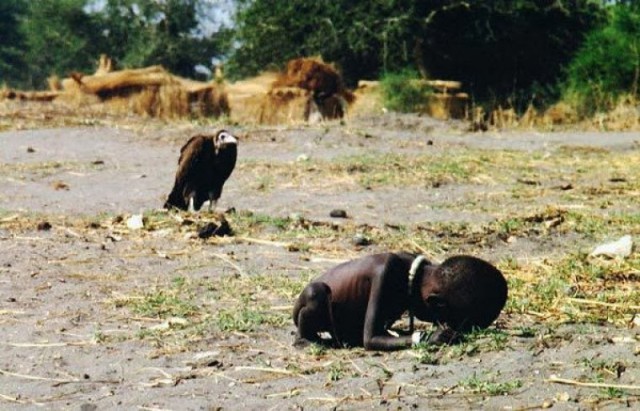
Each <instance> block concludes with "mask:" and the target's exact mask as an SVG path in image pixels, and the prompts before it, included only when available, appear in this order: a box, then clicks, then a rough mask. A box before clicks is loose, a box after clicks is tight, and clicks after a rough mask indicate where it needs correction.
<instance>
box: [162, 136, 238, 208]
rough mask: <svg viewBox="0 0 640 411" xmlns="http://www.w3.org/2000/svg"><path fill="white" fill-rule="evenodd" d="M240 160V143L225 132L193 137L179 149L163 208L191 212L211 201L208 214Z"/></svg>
mask: <svg viewBox="0 0 640 411" xmlns="http://www.w3.org/2000/svg"><path fill="white" fill-rule="evenodd" d="M237 156H238V139H237V138H236V137H235V136H233V135H232V134H231V133H229V132H228V131H226V130H220V131H218V132H217V133H216V134H215V135H197V136H194V137H191V138H190V139H189V141H187V143H186V144H185V145H184V146H182V148H181V149H180V158H179V159H178V171H177V172H176V180H175V183H174V184H173V189H172V190H171V193H170V194H169V197H168V198H167V201H166V202H165V204H164V208H167V209H168V208H172V207H175V208H179V209H181V210H189V211H191V212H193V211H195V210H200V208H201V207H202V204H203V203H204V202H205V201H207V200H208V201H209V211H211V209H212V208H213V207H215V204H216V203H217V201H218V199H219V198H220V195H221V194H222V186H223V185H224V183H225V181H227V179H228V178H229V176H230V175H231V172H232V171H233V168H234V167H235V165H236V158H237Z"/></svg>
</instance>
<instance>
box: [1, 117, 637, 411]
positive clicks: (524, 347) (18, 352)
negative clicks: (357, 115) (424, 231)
mask: <svg viewBox="0 0 640 411" xmlns="http://www.w3.org/2000/svg"><path fill="white" fill-rule="evenodd" d="M228 127H229V128H230V129H231V130H233V131H234V132H235V133H237V134H239V135H240V136H241V145H240V149H239V164H238V167H237V169H236V171H235V172H234V174H233V175H232V177H231V179H230V180H229V181H228V183H227V185H226V186H225V189H224V193H223V196H222V198H221V200H220V202H219V203H218V210H219V211H220V210H226V209H228V208H231V207H234V208H235V209H236V210H237V211H238V212H247V211H250V212H252V213H254V214H260V215H267V216H271V217H272V218H276V217H288V216H292V215H297V216H304V218H305V219H307V220H308V221H316V222H326V223H329V224H337V225H340V224H349V227H355V228H354V230H355V231H357V230H358V228H359V227H374V228H376V227H377V228H384V227H388V226H394V225H419V224H422V225H427V226H428V225H430V224H434V223H438V222H441V223H450V222H458V223H463V222H483V221H485V222H490V221H492V220H494V219H495V218H496V212H495V208H496V207H499V208H500V209H501V211H502V212H509V210H514V212H516V210H520V209H522V208H523V207H526V206H525V205H523V203H518V202H514V203H505V204H502V205H496V204H492V205H491V201H492V200H491V196H490V195H489V194H490V193H491V192H505V191H507V190H509V189H511V187H510V186H508V185H505V184H503V183H491V184H484V183H482V181H480V182H474V183H473V184H467V183H462V184H457V183H447V184H443V185H441V186H437V187H425V186H415V185H412V186H390V185H385V186H383V187H380V188H376V189H367V187H358V186H354V187H352V188H351V189H348V190H342V189H340V190H336V189H334V187H333V186H332V184H326V185H323V184H315V185H314V184H312V183H305V181H302V182H300V181H298V182H295V183H294V182H292V181H286V180H285V181H282V180H281V179H279V178H276V177H271V178H267V177H268V176H265V175H262V174H257V173H258V172H257V171H255V170H254V164H256V163H264V162H271V163H273V164H276V165H280V166H285V167H286V166H289V167H292V168H294V167H296V166H297V165H298V164H300V163H304V161H305V159H306V158H309V159H311V160H316V159H317V160H323V161H337V160H336V159H339V158H340V157H341V156H345V155H366V154H368V153H376V152H377V153H386V152H389V153H401V154H403V155H407V156H410V155H412V154H413V153H425V152H432V153H434V155H435V154H447V155H448V154H450V155H451V156H455V155H457V153H459V152H467V151H469V150H483V152H487V151H488V152H491V151H492V150H496V151H501V150H502V151H503V150H510V151H517V152H532V153H533V152H537V153H540V152H541V153H544V152H553V151H554V150H557V149H559V148H560V147H580V148H582V149H584V147H591V148H594V149H604V150H608V151H612V152H615V151H621V152H625V151H629V150H638V144H639V143H638V142H639V141H640V136H638V134H637V133H636V134H634V133H593V132H589V133H586V132H562V133H542V132H534V131H530V132H529V131H518V132H516V131H513V132H488V133H483V134H477V133H475V134H470V133H467V132H465V131H464V125H463V124H455V123H441V122H437V121H434V120H430V119H427V118H420V117H415V116H399V115H386V116H382V117H378V118H372V119H363V120H358V122H356V123H347V124H346V125H340V124H333V123H332V124H326V125H320V126H298V127H281V128H278V127H276V128H274V127H271V128H244V127H237V126H233V125H231V126H228ZM205 130H207V128H204V127H196V126H193V127H185V126H180V127H178V126H172V125H158V124H156V125H155V126H150V127H148V128H126V127H125V128H121V127H116V126H114V125H100V126H88V127H66V128H44V127H40V128H37V129H31V130H22V131H7V132H3V133H0V146H1V147H2V148H1V150H0V166H1V167H2V169H0V171H1V174H0V181H1V182H2V188H1V189H0V211H1V214H0V284H1V286H0V325H1V329H2V335H3V338H2V341H1V342H0V344H2V346H3V349H2V353H0V408H2V409H70V410H78V409H82V410H92V409H162V410H166V409H174V410H203V409H204V410H209V409H318V408H321V409H325V408H328V409H335V408H337V409H361V408H375V409H414V408H417V409H479V408H486V409H537V408H549V407H552V408H553V409H560V410H563V409H571V410H573V409H590V408H605V409H619V408H625V407H627V406H629V407H632V408H633V407H636V406H637V397H635V396H634V395H633V394H637V393H639V392H640V391H638V390H633V389H631V390H628V391H625V394H624V395H622V396H620V395H613V394H612V395H609V396H607V395H604V396H603V394H602V390H601V389H598V388H593V387H585V386H577V385H563V384H560V383H557V382H553V381H551V380H550V378H552V376H557V377H559V378H565V379H571V380H583V379H585V378H586V379H590V378H591V377H593V376H594V375H596V372H597V371H598V370H600V369H599V368H598V367H597V366H596V365H595V364H596V363H598V362H600V363H602V364H604V363H606V364H620V367H618V368H617V371H616V370H614V371H611V367H609V368H607V370H608V371H609V372H610V373H614V374H616V373H617V374H618V375H616V376H615V378H613V379H611V376H610V375H605V376H604V377H602V379H604V380H605V381H608V382H611V381H613V383H615V384H621V385H635V386H637V385H638V384H640V368H639V367H638V357H637V355H636V354H637V353H638V346H639V343H638V339H637V335H638V333H637V330H636V329H634V328H623V327H615V326H613V325H607V324H600V325H597V324H595V325H594V324H565V325H561V326H550V325H547V324H546V323H545V322H544V321H543V320H538V319H536V318H534V317H530V316H526V317H523V316H517V315H514V314H511V313H509V312H506V313H504V315H503V316H501V318H500V320H499V321H498V327H499V329H500V330H503V334H501V335H503V336H506V337H507V338H506V339H505V340H504V341H497V338H496V339H492V337H491V336H490V335H489V336H486V337H484V339H481V340H480V342H479V343H478V344H475V345H467V346H464V347H463V348H462V349H466V350H469V352H467V353H458V354H457V355H454V354H452V353H453V351H451V353H450V357H449V358H440V360H439V361H437V363H436V364H430V361H428V360H425V359H420V358H418V356H419V353H417V352H415V351H413V350H408V351H404V352H396V353H387V354H380V353H370V352H364V351H362V350H360V349H352V350H335V352H333V351H332V352H319V353H318V352H310V351H305V350H296V349H294V348H293V347H291V342H292V333H293V331H294V327H293V324H291V323H290V322H289V320H288V315H289V314H288V313H289V311H288V310H290V307H291V304H292V303H293V298H295V293H293V292H292V293H290V294H289V297H287V294H286V293H279V294H273V293H271V294H270V293H269V292H268V290H266V291H265V290H264V288H268V286H267V285H264V284H261V283H257V282H256V283H252V282H251V281H252V278H261V277H264V278H266V280H265V281H267V282H268V281H282V279H287V278H290V279H297V280H298V281H299V279H300V278H304V279H308V278H310V277H312V276H313V275H316V274H318V273H320V272H321V271H322V270H324V269H326V268H328V267H330V266H332V265H333V264H335V263H337V262H339V261H343V260H345V259H348V258H353V257H356V256H359V255H364V254H368V253H372V252H376V251H381V250H383V247H382V246H380V245H377V244H375V243H374V244H373V245H371V246H369V247H361V246H355V245H354V244H353V243H352V238H351V237H352V235H351V233H349V234H344V233H339V234H336V236H335V238H334V239H333V240H331V241H329V243H330V244H325V246H326V247H327V248H330V249H332V250H333V252H328V251H325V252H323V253H314V251H313V247H312V248H311V250H310V251H306V252H305V250H302V251H295V250H294V251H292V250H291V249H290V248H287V247H283V246H281V245H279V243H278V241H276V240H273V238H274V237H270V236H269V232H268V231H266V232H264V233H263V237H261V238H262V240H263V241H253V242H251V241H228V242H225V241H202V240H199V239H197V238H196V239H194V238H191V237H193V236H191V237H190V236H188V235H183V234H184V232H180V235H175V232H174V233H169V232H168V231H167V230H162V229H157V230H153V231H148V232H146V231H145V232H142V233H137V232H133V231H132V230H127V229H126V226H124V225H123V224H122V222H119V221H120V220H119V219H118V216H122V218H124V219H125V220H126V218H127V217H128V216H129V215H131V214H135V213H140V212H143V213H145V214H147V213H153V212H154V210H157V209H159V207H161V205H162V203H163V200H164V197H165V196H166V194H167V193H168V191H169V189H170V188H171V184H172V180H173V175H174V172H175V165H176V161H177V153H178V149H179V147H180V145H181V143H182V142H183V141H185V140H186V139H187V138H188V137H189V136H190V135H192V134H193V133H195V132H198V131H205ZM496 167H499V165H498V164H496ZM603 178H604V177H603ZM513 184H517V183H516V182H514V183H513ZM265 185H267V186H268V189H265V188H264V186H265ZM470 198H475V199H477V198H482V199H484V200H483V201H485V202H487V204H489V205H490V206H487V207H481V206H479V205H478V203H477V202H476V203H471V204H469V205H468V206H465V204H466V203H467V202H468V201H469V199H470ZM545 201H550V200H549V199H548V198H546V199H545ZM451 204H457V206H456V207H451V206H450V205H451ZM335 208H342V209H345V210H346V211H347V213H348V214H349V216H350V217H351V218H350V219H349V220H348V221H347V222H343V221H340V220H337V219H331V218H330V217H329V212H330V211H331V210H332V209H335ZM44 221H47V222H49V223H50V224H51V228H50V229H48V230H47V229H42V228H43V227H42V226H41V227H40V229H38V227H37V223H39V222H44ZM20 222H24V223H20ZM295 241H296V242H297V243H304V241H305V238H295ZM582 246H590V244H588V243H587V242H585V240H584V239H583V238H578V237H576V238H573V239H571V241H567V238H566V237H561V236H559V237H557V238H554V237H544V238H533V239H523V240H522V241H519V242H515V243H513V242H508V241H495V242H492V243H489V244H488V245H486V246H483V247H481V248H473V247H472V246H470V248H468V249H467V250H468V251H471V252H474V253H475V254H478V255H480V256H482V257H484V258H487V259H489V260H491V261H497V260H498V259H501V258H506V257H510V258H514V259H522V260H530V259H536V258H544V257H547V256H550V255H554V254H558V253H563V252H567V251H568V250H575V249H577V248H579V247H582ZM463 251H464V249H463ZM437 257H439V258H443V257H444V254H441V255H438V256H437ZM176 278H178V279H176ZM233 281H238V284H240V285H242V286H243V287H253V288H252V290H253V291H252V292H250V293H249V297H248V300H247V301H246V304H247V305H248V306H253V305H259V306H260V307H266V308H265V310H266V312H267V313H274V315H277V316H279V317H277V318H280V319H281V318H284V319H285V320H284V321H285V322H283V323H282V324H280V325H273V324H269V323H263V324H261V325H258V326H257V327H255V328H254V329H252V330H249V331H242V330H240V329H235V330H230V331H224V330H222V329H220V327H217V328H216V327H205V328H204V329H199V330H197V333H196V335H195V336H191V335H189V336H185V335H184V334H180V326H181V325H183V324H182V323H181V322H178V321H177V320H175V321H176V322H175V323H172V322H171V321H173V320H171V319H169V320H167V319H166V318H153V317H151V316H145V315H144V314H139V313H136V312H134V310H132V309H131V307H132V305H131V304H132V301H134V302H135V300H136V299H141V298H142V297H141V296H144V295H147V294H148V293H151V292H155V293H159V294H160V295H165V296H167V295H169V294H168V292H167V293H165V294H163V290H172V289H174V288H175V287H185V288H181V290H185V289H186V290H187V291H185V292H186V293H187V294H188V296H189V298H190V301H192V302H194V303H195V304H196V306H197V308H196V309H197V312H198V314H197V315H198V316H199V317H198V318H203V317H206V316H207V313H209V312H214V311H216V310H219V309H220V307H223V306H224V304H225V298H226V297H225V296H228V293H227V291H228V290H227V288H225V287H229V284H233ZM182 282H186V285H183V286H180V285H176V284H178V283H182ZM232 286H233V285H232ZM172 287H173V288H172ZM145 293H146V294H145ZM251 297H253V298H251ZM185 298H186V297H185ZM187 321H189V317H188V316H187ZM163 327H164V328H163ZM172 327H175V329H176V332H175V333H161V332H158V331H159V330H160V331H162V330H166V329H169V328H172ZM194 332H195V331H194ZM185 341H188V343H187V344H185ZM496 345H497V346H496ZM492 347H493V348H492ZM471 351H474V352H471ZM474 382H479V383H482V382H486V383H496V384H498V383H500V384H502V386H508V384H509V382H513V384H514V385H513V386H512V387H511V390H510V393H509V394H508V395H499V393H498V394H497V395H495V394H490V393H488V389H486V387H485V389H484V390H483V389H477V390H474V386H473V383H474Z"/></svg>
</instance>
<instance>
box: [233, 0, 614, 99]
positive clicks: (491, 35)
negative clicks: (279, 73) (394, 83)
mask: <svg viewBox="0 0 640 411" xmlns="http://www.w3.org/2000/svg"><path fill="white" fill-rule="evenodd" d="M603 17H604V13H603V12H602V7H601V6H600V4H599V3H597V2H594V1H590V0H565V1H557V0H494V1H487V0H467V1H459V0H432V1H423V0H373V1H371V0H366V1H365V0H350V1H347V0H333V1H329V0H314V1H311V0H290V1H288V2H286V3H285V2H272V1H269V0H253V1H243V2H242V5H241V8H240V12H239V14H238V18H237V29H238V31H237V34H238V37H237V40H238V42H239V44H240V47H239V48H238V49H237V50H236V52H235V54H234V55H233V56H232V58H231V62H230V63H231V66H232V68H233V71H234V72H236V73H237V74H238V75H248V74H254V73H256V72H257V71H259V70H261V69H264V67H267V66H269V65H277V64H281V63H282V62H283V61H286V60H287V59H289V58H292V57H298V56H301V55H320V56H322V57H323V58H324V59H325V60H328V61H333V62H336V63H338V64H339V65H340V66H341V68H342V69H343V73H344V74H345V77H346V79H347V81H348V82H349V81H351V82H352V83H353V82H354V81H355V80H357V79H359V78H378V77H380V75H381V74H382V73H384V72H388V71H398V70H401V69H403V68H407V67H409V68H413V69H417V70H419V71H420V73H422V75H423V76H428V77H431V78H444V79H455V80H461V81H463V82H464V83H465V86H466V87H467V88H469V89H471V91H473V93H474V95H475V96H476V97H478V98H480V99H483V100H488V99H495V100H499V101H504V100H506V99H508V98H511V99H513V97H515V98H516V99H517V98H518V93H519V92H520V91H521V90H522V91H525V92H526V93H525V94H527V95H528V94H530V93H531V90H532V89H533V88H536V87H537V85H539V84H554V83H555V82H557V81H558V79H559V76H560V75H561V73H562V71H561V67H562V65H564V64H566V63H568V61H569V60H570V59H571V57H572V55H573V53H574V52H575V50H576V49H577V48H578V47H579V45H580V44H581V41H582V38H583V37H584V35H585V34H586V33H587V32H589V31H590V30H592V29H593V28H595V27H598V25H599V24H600V23H601V22H602V21H603ZM538 88H540V87H538Z"/></svg>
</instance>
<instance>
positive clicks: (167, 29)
mask: <svg viewBox="0 0 640 411" xmlns="http://www.w3.org/2000/svg"><path fill="white" fill-rule="evenodd" d="M201 2H202V0H166V1H163V2H158V1H153V0H108V1H107V4H106V7H105V8H104V9H103V10H101V11H100V12H99V13H98V16H99V17H100V18H101V20H102V26H103V27H104V28H103V33H104V37H105V48H106V49H107V50H109V53H110V54H111V55H112V56H113V57H114V58H116V59H117V60H118V61H119V62H120V63H121V64H122V65H123V66H125V67H142V66H148V65H152V64H161V65H163V66H164V67H166V68H167V69H169V70H170V71H171V72H173V73H176V74H179V75H183V76H187V77H193V76H194V67H195V66H196V64H202V65H205V66H209V65H210V64H211V58H212V57H213V56H215V55H220V54H222V53H223V52H224V44H225V43H224V41H225V39H226V37H225V35H224V33H219V35H217V36H212V37H204V36H199V35H198V34H197V33H196V28H197V26H198V20H197V17H196V10H197V6H198V4H199V3H201Z"/></svg>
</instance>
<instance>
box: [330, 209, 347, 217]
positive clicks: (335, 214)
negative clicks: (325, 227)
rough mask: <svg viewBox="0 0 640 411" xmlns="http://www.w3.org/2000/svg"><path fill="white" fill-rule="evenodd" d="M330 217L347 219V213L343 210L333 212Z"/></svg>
mask: <svg viewBox="0 0 640 411" xmlns="http://www.w3.org/2000/svg"><path fill="white" fill-rule="evenodd" d="M329 216H331V217H333V218H347V212H346V211H344V210H341V209H335V210H331V212H330V213H329Z"/></svg>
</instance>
